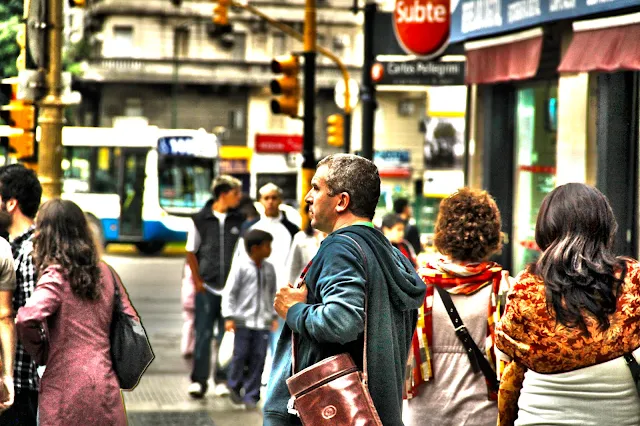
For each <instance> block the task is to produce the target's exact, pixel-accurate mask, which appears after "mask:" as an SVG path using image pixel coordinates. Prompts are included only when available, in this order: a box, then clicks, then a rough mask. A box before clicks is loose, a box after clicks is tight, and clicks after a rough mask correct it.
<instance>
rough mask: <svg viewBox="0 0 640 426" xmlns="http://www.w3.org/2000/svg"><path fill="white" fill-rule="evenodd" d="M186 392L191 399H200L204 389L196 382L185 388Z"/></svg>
mask: <svg viewBox="0 0 640 426" xmlns="http://www.w3.org/2000/svg"><path fill="white" fill-rule="evenodd" d="M187 392H189V396H190V397H191V398H195V399H201V398H203V397H204V387H203V386H202V385H201V384H200V383H198V382H193V383H191V384H190V385H189V387H188V388H187Z"/></svg>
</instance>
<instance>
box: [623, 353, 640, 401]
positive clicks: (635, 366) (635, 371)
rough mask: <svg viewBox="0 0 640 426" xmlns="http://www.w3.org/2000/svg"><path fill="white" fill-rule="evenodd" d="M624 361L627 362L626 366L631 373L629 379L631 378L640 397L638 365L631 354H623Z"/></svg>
mask: <svg viewBox="0 0 640 426" xmlns="http://www.w3.org/2000/svg"><path fill="white" fill-rule="evenodd" d="M624 360H625V361H626V362H627V366H628V367H629V370H630V371H631V377H633V381H634V383H635V384H636V390H637V391H638V395H639V396H640V365H638V362H637V361H636V358H635V357H634V356H633V354H632V353H631V352H628V353H626V354H624Z"/></svg>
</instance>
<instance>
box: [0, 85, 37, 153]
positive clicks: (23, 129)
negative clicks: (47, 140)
mask: <svg viewBox="0 0 640 426" xmlns="http://www.w3.org/2000/svg"><path fill="white" fill-rule="evenodd" d="M17 90H18V88H17V84H3V85H2V90H1V93H0V98H2V99H1V101H2V107H1V108H0V118H1V119H2V121H3V122H4V127H2V130H1V131H0V136H3V137H6V138H7V140H8V148H9V150H10V151H9V152H10V153H12V154H13V155H14V156H15V157H16V158H17V159H18V160H20V161H24V162H29V163H35V162H36V161H37V160H36V159H37V157H36V144H35V128H36V108H35V106H34V105H33V104H32V103H31V102H29V101H25V100H21V99H16V93H17Z"/></svg>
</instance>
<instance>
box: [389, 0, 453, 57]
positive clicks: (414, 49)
mask: <svg viewBox="0 0 640 426" xmlns="http://www.w3.org/2000/svg"><path fill="white" fill-rule="evenodd" d="M450 27H451V7H450V0H396V7H395V9H394V12H393V28H394V30H395V33H396V38H397V39H398V43H399V44H400V46H402V48H403V49H404V50H405V51H406V52H407V54H409V55H416V56H422V57H432V56H437V55H439V54H440V53H442V51H444V49H445V47H446V46H447V43H448V41H449V31H450Z"/></svg>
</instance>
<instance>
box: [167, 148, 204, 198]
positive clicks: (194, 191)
mask: <svg viewBox="0 0 640 426" xmlns="http://www.w3.org/2000/svg"><path fill="white" fill-rule="evenodd" d="M158 161H159V162H158V180H159V190H160V206H161V207H162V208H171V207H178V208H181V207H182V208H184V207H190V208H200V207H202V206H204V204H205V203H206V202H207V200H208V199H209V198H211V193H210V192H209V186H210V185H211V179H212V176H213V160H212V159H208V158H194V157H179V156H169V155H161V156H160V158H159V160H158Z"/></svg>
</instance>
